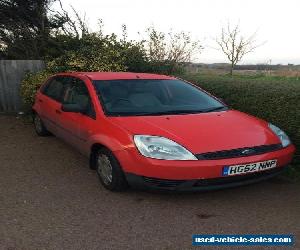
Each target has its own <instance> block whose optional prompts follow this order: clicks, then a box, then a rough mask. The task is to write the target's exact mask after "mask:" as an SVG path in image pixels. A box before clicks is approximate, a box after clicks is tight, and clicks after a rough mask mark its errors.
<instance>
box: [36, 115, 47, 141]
mask: <svg viewBox="0 0 300 250" xmlns="http://www.w3.org/2000/svg"><path fill="white" fill-rule="evenodd" d="M33 124H34V128H35V132H36V133H37V134H38V136H48V135H50V132H49V131H48V130H47V129H46V127H45V125H44V123H43V121H42V119H41V117H40V116H39V115H38V114H37V113H34V114H33Z"/></svg>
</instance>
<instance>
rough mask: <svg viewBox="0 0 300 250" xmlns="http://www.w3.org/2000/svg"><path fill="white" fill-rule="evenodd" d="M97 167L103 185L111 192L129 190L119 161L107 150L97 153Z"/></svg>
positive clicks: (103, 149)
mask: <svg viewBox="0 0 300 250" xmlns="http://www.w3.org/2000/svg"><path fill="white" fill-rule="evenodd" d="M95 154H96V155H95V163H96V164H95V165H96V170H97V174H98V177H99V180H100V182H101V184H102V185H103V186H104V187H105V188H106V189H108V190H110V191H123V190H125V189H127V188H128V184H127V181H126V179H125V176H124V173H123V171H122V169H121V166H120V164H119V162H118V160H117V159H116V158H115V156H114V155H113V153H112V152H111V151H109V150H108V149H106V148H102V149H99V150H98V151H97V152H95Z"/></svg>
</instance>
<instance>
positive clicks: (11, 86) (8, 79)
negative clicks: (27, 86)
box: [0, 60, 45, 113]
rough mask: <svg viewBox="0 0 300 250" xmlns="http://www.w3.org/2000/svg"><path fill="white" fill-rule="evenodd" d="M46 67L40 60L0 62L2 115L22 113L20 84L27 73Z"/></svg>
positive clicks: (0, 105) (0, 104)
mask: <svg viewBox="0 0 300 250" xmlns="http://www.w3.org/2000/svg"><path fill="white" fill-rule="evenodd" d="M44 67H45V65H44V62H43V61H40V60H0V113H3V112H5V113H14V112H19V111H21V108H22V102H21V98H20V84H21V81H22V79H23V77H24V76H25V74H26V72H37V71H39V70H41V69H43V68H44Z"/></svg>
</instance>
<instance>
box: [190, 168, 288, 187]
mask: <svg viewBox="0 0 300 250" xmlns="http://www.w3.org/2000/svg"><path fill="white" fill-rule="evenodd" d="M283 170H285V168H282V167H280V168H273V169H269V170H265V171H262V172H257V173H249V174H244V175H236V176H226V177H219V178H212V179H202V180H197V181H196V182H195V184H194V187H206V186H214V185H216V186H217V185H224V184H228V183H235V182H241V181H248V180H252V179H257V178H260V177H266V176H268V175H272V174H276V173H279V172H281V171H283Z"/></svg>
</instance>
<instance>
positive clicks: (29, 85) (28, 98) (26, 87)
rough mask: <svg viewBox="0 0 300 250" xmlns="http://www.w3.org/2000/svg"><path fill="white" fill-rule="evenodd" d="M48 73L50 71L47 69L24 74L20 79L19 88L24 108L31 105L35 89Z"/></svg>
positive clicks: (26, 108) (49, 73)
mask: <svg viewBox="0 0 300 250" xmlns="http://www.w3.org/2000/svg"><path fill="white" fill-rule="evenodd" d="M50 75H51V72H49V71H47V70H43V71H39V72H37V73H27V74H26V76H25V78H24V79H23V80H22V84H21V90H20V93H21V96H22V99H23V103H24V105H25V110H28V109H29V108H30V107H31V106H32V104H33V102H34V97H35V94H36V91H37V90H38V89H39V87H40V86H41V84H42V83H43V82H45V81H46V79H47V78H48V77H49V76H50Z"/></svg>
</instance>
